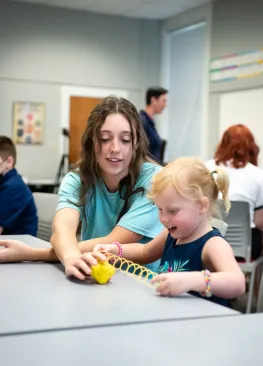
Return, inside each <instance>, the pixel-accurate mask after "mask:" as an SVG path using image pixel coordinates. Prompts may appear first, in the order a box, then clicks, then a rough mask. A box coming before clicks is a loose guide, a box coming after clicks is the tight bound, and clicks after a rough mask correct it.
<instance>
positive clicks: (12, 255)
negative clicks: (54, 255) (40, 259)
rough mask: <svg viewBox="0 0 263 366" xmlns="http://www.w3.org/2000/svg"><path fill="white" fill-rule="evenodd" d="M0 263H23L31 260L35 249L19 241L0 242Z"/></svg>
mask: <svg viewBox="0 0 263 366" xmlns="http://www.w3.org/2000/svg"><path fill="white" fill-rule="evenodd" d="M0 247H5V248H4V249H1V248H0V263H10V262H23V261H30V260H32V259H33V256H34V252H35V248H32V247H30V246H29V245H27V244H24V243H22V241H19V240H0Z"/></svg>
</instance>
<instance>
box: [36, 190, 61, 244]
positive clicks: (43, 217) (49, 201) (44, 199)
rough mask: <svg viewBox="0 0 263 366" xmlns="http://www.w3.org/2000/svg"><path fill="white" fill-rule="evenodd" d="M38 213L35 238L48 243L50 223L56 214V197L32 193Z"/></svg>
mask: <svg viewBox="0 0 263 366" xmlns="http://www.w3.org/2000/svg"><path fill="white" fill-rule="evenodd" d="M33 197H34V200H35V204H36V207H37V213H38V232H37V237H38V238H40V239H43V240H46V241H48V242H50V238H51V235H52V221H53V218H54V216H55V213H56V208H57V204H58V195H57V194H53V193H41V192H35V193H33Z"/></svg>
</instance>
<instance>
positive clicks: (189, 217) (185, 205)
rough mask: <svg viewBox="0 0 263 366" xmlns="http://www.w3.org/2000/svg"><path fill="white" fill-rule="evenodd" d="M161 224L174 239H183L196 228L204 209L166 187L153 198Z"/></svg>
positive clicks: (195, 202)
mask: <svg viewBox="0 0 263 366" xmlns="http://www.w3.org/2000/svg"><path fill="white" fill-rule="evenodd" d="M155 204H156V206H157V207H158V209H159V218H160V221H161V223H162V224H163V225H164V226H165V227H166V228H167V229H168V230H169V233H170V235H171V236H172V237H173V238H174V239H185V238H188V237H190V236H191V234H193V233H194V231H195V230H196V229H197V228H198V226H199V225H200V223H201V220H202V218H203V214H204V209H203V208H202V206H201V205H200V203H199V202H197V201H193V200H190V199H187V198H184V197H182V196H181V195H180V194H179V193H178V192H177V191H176V190H175V189H174V188H173V187H172V186H167V188H165V189H164V190H163V191H162V192H161V193H159V194H158V195H157V196H156V198H155Z"/></svg>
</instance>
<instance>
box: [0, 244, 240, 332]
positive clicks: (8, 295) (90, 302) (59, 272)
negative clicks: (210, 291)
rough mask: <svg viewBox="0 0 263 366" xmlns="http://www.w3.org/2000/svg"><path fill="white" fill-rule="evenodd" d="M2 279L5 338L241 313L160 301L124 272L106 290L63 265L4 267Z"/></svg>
mask: <svg viewBox="0 0 263 366" xmlns="http://www.w3.org/2000/svg"><path fill="white" fill-rule="evenodd" d="M23 240H24V241H26V242H27V243H29V244H30V245H34V246H43V245H49V244H48V243H45V242H43V241H39V239H36V238H24V239H23ZM0 279H1V281H0V294H1V301H0V335H5V334H18V333H23V332H32V331H43V330H45V331H46V330H54V329H56V330H59V329H68V328H81V327H99V326H106V325H119V324H130V323H141V322H155V321H163V320H178V319H180V320H182V319H191V318H203V317H214V316H226V315H234V314H239V313H238V312H235V311H233V310H231V309H228V308H225V307H222V306H219V305H216V304H214V303H211V302H209V301H207V300H204V299H200V298H196V297H194V296H190V295H188V294H185V295H182V296H180V297H176V298H165V297H160V296H158V295H157V294H156V293H155V290H154V288H152V287H148V286H146V285H144V284H143V283H141V282H139V281H138V280H136V279H134V278H131V277H129V276H127V275H125V274H122V273H120V272H117V273H116V274H115V276H114V277H113V279H112V281H111V282H110V283H109V284H107V285H104V286H103V285H98V284H95V283H91V282H90V281H85V282H82V281H78V280H69V279H67V278H66V277H65V274H64V269H63V267H62V265H60V264H50V263H16V264H1V265H0ZM3 279H4V280H3Z"/></svg>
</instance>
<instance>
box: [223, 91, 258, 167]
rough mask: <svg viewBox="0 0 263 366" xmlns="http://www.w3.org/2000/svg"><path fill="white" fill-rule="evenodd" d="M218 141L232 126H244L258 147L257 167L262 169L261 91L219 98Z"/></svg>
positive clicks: (225, 95)
mask: <svg viewBox="0 0 263 366" xmlns="http://www.w3.org/2000/svg"><path fill="white" fill-rule="evenodd" d="M219 121H220V122H219V133H220V139H221V137H222V134H223V132H224V131H225V130H226V129H227V128H228V127H230V126H231V125H233V124H237V123H242V124H244V125H246V126H247V127H248V128H249V129H250V130H251V131H252V133H253V135H254V136H255V140H256V143H257V144H258V145H259V147H260V154H259V164H258V165H259V167H260V168H263V89H250V90H242V91H237V92H231V93H225V94H222V95H221V97H220V116H219Z"/></svg>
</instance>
